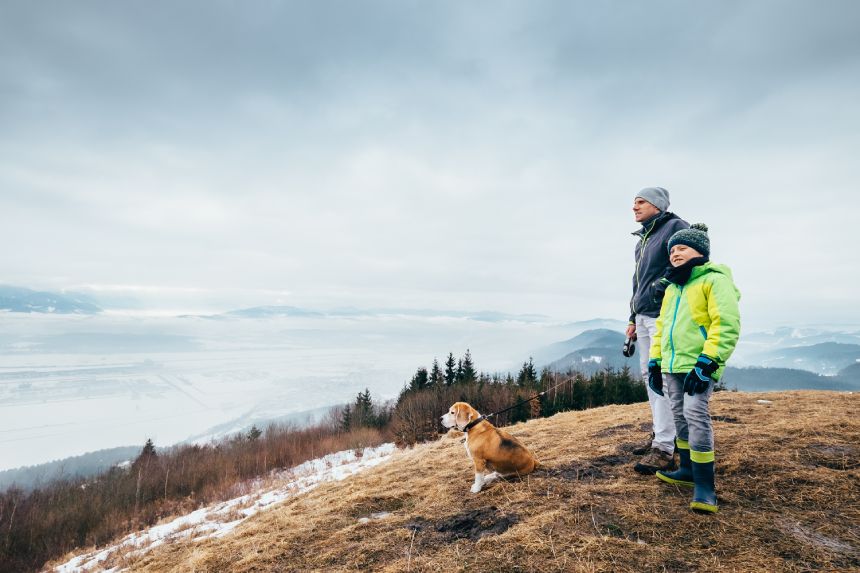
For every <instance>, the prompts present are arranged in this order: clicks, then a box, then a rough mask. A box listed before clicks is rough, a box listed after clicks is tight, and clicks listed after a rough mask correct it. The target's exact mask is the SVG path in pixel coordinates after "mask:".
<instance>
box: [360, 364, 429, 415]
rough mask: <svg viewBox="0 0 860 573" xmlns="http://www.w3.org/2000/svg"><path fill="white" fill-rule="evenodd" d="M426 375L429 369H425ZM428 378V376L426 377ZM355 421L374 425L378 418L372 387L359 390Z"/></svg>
mask: <svg viewBox="0 0 860 573" xmlns="http://www.w3.org/2000/svg"><path fill="white" fill-rule="evenodd" d="M424 374H425V377H426V374H427V370H424ZM425 380H426V378H425ZM353 422H354V425H356V426H358V427H360V428H361V427H367V428H369V427H373V426H374V425H375V423H376V420H375V418H374V416H373V400H372V399H371V397H370V389H369V388H365V389H364V392H359V393H358V396H356V398H355V407H354V410H353Z"/></svg>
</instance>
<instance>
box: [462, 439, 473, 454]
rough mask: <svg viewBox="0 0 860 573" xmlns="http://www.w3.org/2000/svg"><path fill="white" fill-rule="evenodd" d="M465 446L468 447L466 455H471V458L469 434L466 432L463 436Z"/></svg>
mask: <svg viewBox="0 0 860 573" xmlns="http://www.w3.org/2000/svg"><path fill="white" fill-rule="evenodd" d="M463 446H464V447H465V448H466V455H467V456H469V459H470V460H471V459H472V452H471V451H469V434H466V435H465V436H464V437H463Z"/></svg>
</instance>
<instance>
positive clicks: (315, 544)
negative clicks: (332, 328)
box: [132, 392, 860, 573]
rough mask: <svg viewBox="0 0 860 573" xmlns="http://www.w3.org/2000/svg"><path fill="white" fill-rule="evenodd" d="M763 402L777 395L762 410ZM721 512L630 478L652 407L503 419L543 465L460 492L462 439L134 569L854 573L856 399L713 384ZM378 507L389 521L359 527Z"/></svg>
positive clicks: (859, 446) (858, 482) (859, 534)
mask: <svg viewBox="0 0 860 573" xmlns="http://www.w3.org/2000/svg"><path fill="white" fill-rule="evenodd" d="M760 398H767V399H769V400H773V404H770V405H761V404H758V403H757V402H756V400H757V399H760ZM712 410H713V414H714V417H715V428H716V440H717V472H718V475H717V480H718V482H717V487H718V493H719V496H720V513H719V514H717V515H715V516H706V515H698V514H695V513H693V512H691V511H690V510H689V509H688V504H689V497H690V493H689V490H682V489H680V488H676V487H674V486H669V485H666V484H662V483H660V482H658V480H657V479H655V478H653V477H643V476H639V475H638V474H636V473H634V472H633V471H632V469H631V465H632V463H633V461H634V457H633V456H631V455H630V454H629V453H628V451H629V446H630V443H631V442H632V441H639V440H640V439H641V438H643V437H644V434H645V431H644V430H645V429H646V428H647V422H648V420H649V417H650V416H649V414H648V410H647V405H646V404H636V405H631V406H606V407H602V408H596V409H594V410H587V411H583V412H570V413H565V414H559V415H557V416H554V417H552V418H548V419H541V420H533V421H531V422H529V423H526V424H519V425H516V426H513V427H512V428H510V430H511V433H513V434H514V435H516V436H517V437H519V438H520V439H521V440H522V441H523V442H524V443H525V444H527V445H528V446H529V447H530V449H531V450H532V451H533V452H534V453H535V454H536V456H537V457H538V458H539V459H540V460H541V461H542V462H543V463H544V464H545V465H546V466H548V468H549V469H548V470H547V471H539V472H537V473H535V474H532V475H531V476H528V477H527V478H525V479H523V480H522V481H502V482H496V483H494V484H491V485H490V486H489V487H488V488H487V489H485V490H484V491H483V492H481V493H480V494H478V495H472V494H470V493H469V486H470V485H471V480H472V471H471V468H470V465H469V462H468V460H467V458H466V455H465V452H464V449H463V446H462V445H461V441H460V439H459V438H458V437H456V436H454V435H451V434H449V435H448V436H446V437H445V438H442V439H441V440H439V441H437V442H434V443H431V444H425V445H422V446H418V447H415V448H414V449H412V450H409V451H405V452H401V453H399V454H396V455H395V457H394V459H393V460H392V461H391V462H390V463H387V464H383V465H382V466H380V467H377V468H375V469H373V470H369V471H367V472H366V473H364V474H361V475H358V476H355V477H353V478H351V479H349V480H347V481H345V482H340V483H334V484H326V485H322V486H320V487H319V488H317V489H316V490H314V491H312V492H309V493H308V494H306V495H300V496H296V497H295V498H293V499H291V500H289V501H287V502H285V503H284V504H283V505H281V506H279V507H277V508H275V509H273V510H272V511H268V512H265V513H263V514H260V515H258V516H257V517H255V518H253V519H250V520H249V521H248V522H246V523H245V524H244V525H243V526H241V527H240V528H239V529H238V530H237V531H236V532H235V533H234V534H233V535H231V536H228V537H226V538H223V539H209V540H205V541H202V542H185V543H175V544H172V545H169V546H164V547H161V548H159V549H157V550H156V551H154V552H152V553H151V554H149V555H147V556H145V557H143V558H142V559H141V560H139V561H137V562H136V563H134V564H133V566H132V569H133V570H135V571H156V572H159V573H160V572H165V571H195V572H202V571H231V572H237V573H238V572H250V571H261V572H262V571H370V570H372V571H391V572H394V571H397V572H399V571H416V572H417V571H444V572H446V573H451V572H454V571H540V572H548V571H635V572H637V573H638V572H641V571H691V570H708V571H808V570H852V569H853V570H857V569H858V568H860V421H858V419H857V414H858V412H860V395H856V394H854V395H851V394H844V393H835V392H780V393H772V394H767V395H762V394H746V393H729V392H722V393H719V394H717V395H716V396H715V399H714V402H713V408H712ZM379 512H390V515H388V516H386V517H383V518H377V519H371V520H370V521H366V520H365V521H366V522H365V523H360V522H359V519H360V518H362V517H369V516H371V514H376V513H379Z"/></svg>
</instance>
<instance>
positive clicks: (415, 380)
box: [409, 367, 428, 392]
mask: <svg viewBox="0 0 860 573" xmlns="http://www.w3.org/2000/svg"><path fill="white" fill-rule="evenodd" d="M427 385H428V377H427V369H426V368H423V367H422V368H419V369H418V370H417V371H416V372H415V375H414V376H412V380H411V381H410V382H409V389H410V390H411V391H413V392H419V391H421V390H423V389H424V388H426V387H427Z"/></svg>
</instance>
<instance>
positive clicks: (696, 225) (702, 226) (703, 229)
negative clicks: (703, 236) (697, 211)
mask: <svg viewBox="0 0 860 573" xmlns="http://www.w3.org/2000/svg"><path fill="white" fill-rule="evenodd" d="M690 228H691V229H696V230H697V231H701V232H703V233H707V232H708V226H707V225H705V224H704V223H693V224H692V225H690Z"/></svg>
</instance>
